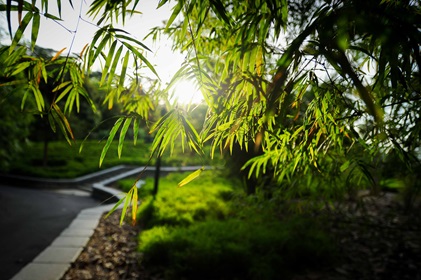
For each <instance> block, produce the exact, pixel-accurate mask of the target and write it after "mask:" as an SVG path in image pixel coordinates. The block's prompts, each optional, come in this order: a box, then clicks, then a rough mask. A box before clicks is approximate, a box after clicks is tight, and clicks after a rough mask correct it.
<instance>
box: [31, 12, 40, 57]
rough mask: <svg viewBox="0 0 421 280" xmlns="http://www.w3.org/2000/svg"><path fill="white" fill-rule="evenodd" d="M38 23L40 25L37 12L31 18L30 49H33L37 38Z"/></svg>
mask: <svg viewBox="0 0 421 280" xmlns="http://www.w3.org/2000/svg"><path fill="white" fill-rule="evenodd" d="M39 25H40V15H39V13H35V14H34V19H33V20H32V33H31V49H32V50H34V48H35V43H36V41H37V38H38V33H39Z"/></svg>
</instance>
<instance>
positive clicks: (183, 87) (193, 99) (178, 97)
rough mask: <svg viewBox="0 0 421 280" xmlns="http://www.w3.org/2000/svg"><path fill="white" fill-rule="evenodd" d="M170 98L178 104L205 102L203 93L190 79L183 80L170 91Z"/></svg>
mask: <svg viewBox="0 0 421 280" xmlns="http://www.w3.org/2000/svg"><path fill="white" fill-rule="evenodd" d="M170 94H171V95H170V100H171V101H172V102H176V103H178V104H199V103H201V102H203V97H202V93H201V92H200V90H199V89H198V88H197V86H196V85H195V84H194V83H193V82H192V81H189V80H181V81H179V82H178V83H177V84H175V85H174V87H173V89H172V90H171V91H170Z"/></svg>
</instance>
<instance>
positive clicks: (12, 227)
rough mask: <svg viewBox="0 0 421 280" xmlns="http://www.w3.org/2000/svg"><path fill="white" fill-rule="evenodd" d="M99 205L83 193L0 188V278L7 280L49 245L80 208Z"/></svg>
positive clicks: (9, 187)
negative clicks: (72, 193) (73, 193)
mask: <svg viewBox="0 0 421 280" xmlns="http://www.w3.org/2000/svg"><path fill="white" fill-rule="evenodd" d="M79 194H81V193H79ZM98 204H99V202H98V201H96V200H94V199H93V198H92V197H90V196H89V193H86V192H85V195H84V196H80V195H78V196H75V195H68V194H61V193H57V192H54V191H51V190H34V189H29V188H22V187H11V186H3V185H2V186H0V248H1V249H0V251H1V254H0V279H1V280H8V279H10V277H12V276H13V275H14V274H15V273H17V272H18V271H19V270H20V269H22V268H23V267H24V266H25V265H26V264H27V263H28V262H30V261H31V260H32V259H33V258H35V257H36V256H37V254H38V253H39V252H40V251H41V250H43V249H44V248H45V247H47V246H48V245H50V243H51V240H53V239H54V238H55V237H56V236H58V235H59V234H60V232H62V231H63V230H64V229H65V228H66V227H67V226H68V225H69V224H70V223H71V222H72V220H73V219H74V218H75V217H76V216H77V215H78V213H79V212H80V211H81V210H82V209H84V208H90V207H94V206H96V205H98ZM28 279H29V278H28ZM30 279H35V278H30Z"/></svg>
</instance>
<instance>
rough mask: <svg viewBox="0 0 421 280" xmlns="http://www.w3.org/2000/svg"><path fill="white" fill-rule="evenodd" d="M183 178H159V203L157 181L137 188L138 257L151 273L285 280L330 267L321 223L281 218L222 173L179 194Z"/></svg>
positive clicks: (202, 178)
mask: <svg viewBox="0 0 421 280" xmlns="http://www.w3.org/2000/svg"><path fill="white" fill-rule="evenodd" d="M185 176H186V174H170V175H168V176H167V177H164V178H161V180H160V182H161V183H160V186H159V188H160V189H159V192H158V195H157V196H156V198H155V199H153V198H152V197H151V195H150V193H151V190H152V186H153V180H150V179H147V180H146V185H145V186H144V187H142V188H141V189H140V192H139V196H140V200H141V201H142V204H141V206H140V209H139V215H138V219H139V223H140V224H141V226H142V231H141V234H140V236H139V250H140V251H141V252H142V253H143V258H142V261H143V263H144V266H145V267H147V268H148V270H150V271H151V273H154V272H157V273H158V274H159V273H161V274H164V278H165V279H288V277H290V276H291V275H292V274H294V273H296V272H302V271H303V270H305V269H318V268H321V267H323V266H324V265H328V264H331V263H332V262H333V259H334V256H335V248H334V245H333V243H332V240H331V239H330V238H329V235H328V234H327V233H326V231H325V230H324V229H323V227H322V226H321V223H319V222H318V221H317V220H314V219H308V218H304V217H300V216H293V217H290V218H280V217H281V216H280V215H279V212H278V211H277V209H276V207H275V206H274V205H273V204H271V203H268V201H266V203H262V201H261V200H259V199H255V198H254V197H247V196H245V195H244V194H243V192H242V190H241V188H240V187H239V186H238V182H236V181H233V180H228V179H225V178H224V177H223V176H222V175H221V173H220V172H217V171H205V172H203V173H202V175H201V176H200V177H199V178H198V179H196V180H195V181H192V182H191V183H190V184H188V185H186V186H183V187H181V188H179V187H177V183H178V182H180V181H181V180H182V179H183V178H184V177H185ZM129 182H130V180H126V181H125V182H121V185H122V186H123V185H126V186H129V185H131V184H132V183H133V179H132V180H131V183H129Z"/></svg>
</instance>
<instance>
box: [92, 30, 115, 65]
mask: <svg viewBox="0 0 421 280" xmlns="http://www.w3.org/2000/svg"><path fill="white" fill-rule="evenodd" d="M101 30H102V29H101ZM99 32H100V31H98V32H97V33H99ZM103 32H107V31H103ZM99 35H102V34H101V33H99ZM98 37H99V36H98ZM94 38H96V36H94ZM110 39H111V35H110V34H109V33H107V34H106V35H105V36H104V38H102V40H101V41H100V43H99V45H98V46H97V47H96V48H95V47H93V48H92V49H91V51H92V52H91V54H90V55H89V65H92V64H94V62H95V60H96V59H97V57H98V55H99V54H100V53H101V52H102V51H103V49H104V47H105V45H106V44H107V43H108V41H109V40H110ZM91 46H94V41H93V42H92V43H91Z"/></svg>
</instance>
